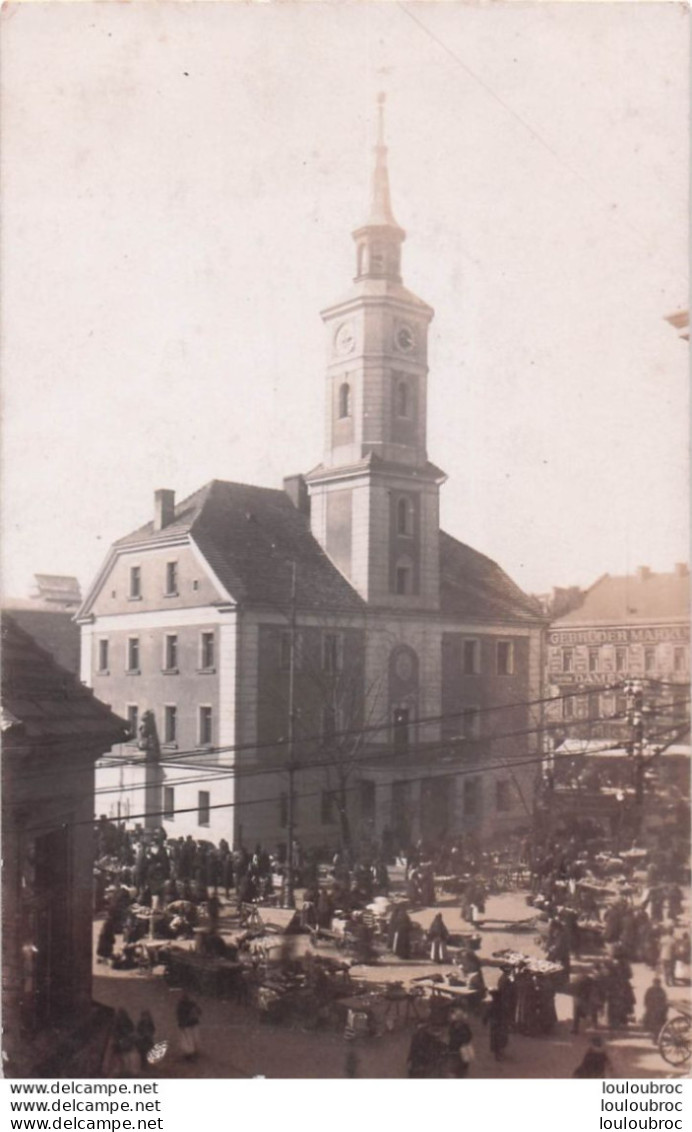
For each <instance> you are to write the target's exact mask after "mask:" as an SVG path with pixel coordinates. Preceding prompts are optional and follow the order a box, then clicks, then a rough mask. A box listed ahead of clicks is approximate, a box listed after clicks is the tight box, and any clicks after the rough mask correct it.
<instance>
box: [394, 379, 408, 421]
mask: <svg viewBox="0 0 692 1132" xmlns="http://www.w3.org/2000/svg"><path fill="white" fill-rule="evenodd" d="M396 415H397V416H398V417H408V416H410V415H411V398H410V396H409V387H408V384H407V382H405V381H400V382H399V384H398V385H397V387H396Z"/></svg>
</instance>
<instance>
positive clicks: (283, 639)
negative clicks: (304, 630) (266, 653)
mask: <svg viewBox="0 0 692 1132" xmlns="http://www.w3.org/2000/svg"><path fill="white" fill-rule="evenodd" d="M291 647H292V648H293V664H294V666H295V668H296V670H297V669H298V668H300V658H301V647H302V636H301V634H300V633H299V632H296V633H294V634H293V646H291V634H290V633H288V632H286V633H282V634H281V636H280V637H279V668H280V669H281V670H282V671H283V672H288V671H289V669H290V667H291Z"/></svg>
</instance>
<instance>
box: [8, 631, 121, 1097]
mask: <svg viewBox="0 0 692 1132" xmlns="http://www.w3.org/2000/svg"><path fill="white" fill-rule="evenodd" d="M2 659H3V663H2V705H3V706H2V858H3V870H2V901H3V933H2V975H3V998H2V1005H3V1054H4V1058H5V1064H4V1072H5V1074H6V1075H10V1076H33V1075H35V1074H36V1073H50V1074H51V1075H59V1074H61V1073H62V1072H63V1071H67V1072H71V1073H73V1074H75V1075H78V1073H79V1072H81V1074H82V1075H85V1076H92V1075H94V1074H95V1071H96V1070H97V1069H98V1067H99V1064H98V1063H99V1034H100V1035H101V1038H102V1039H103V1041H105V1037H106V1036H107V1025H108V1021H107V1019H106V1022H105V1024H104V1019H103V1018H102V1017H101V1014H100V1012H99V1010H98V1008H96V1007H94V1006H93V1004H92V1001H91V951H92V947H91V940H92V871H93V810H94V766H95V763H96V760H97V758H98V757H99V756H100V755H102V754H103V753H104V752H106V751H108V750H109V748H110V747H111V746H112V744H113V743H117V742H119V741H120V740H121V739H122V738H123V737H124V735H125V734H126V728H125V725H124V723H123V721H122V720H120V719H118V718H117V717H116V716H115V715H114V714H113V713H112V712H111V711H110V710H109V708H108V707H107V706H106V705H105V704H102V703H100V702H99V700H97V699H96V697H95V696H94V695H93V693H92V692H91V691H89V690H88V689H87V688H84V687H83V686H82V685H81V684H80V683H79V681H78V680H77V679H76V678H75V677H74V676H73V675H72V674H71V673H70V672H68V671H67V670H65V669H63V668H61V667H60V666H59V665H58V664H57V663H56V662H55V661H54V660H53V658H52V657H51V656H50V655H49V654H48V653H47V652H45V651H44V650H42V649H41V648H39V646H38V645H37V644H36V642H35V641H34V639H33V638H32V637H31V636H30V635H29V634H28V633H26V632H25V631H24V630H23V629H21V628H20V627H19V625H17V624H16V622H15V620H14V617H13V616H11V615H9V614H7V613H3V615H2Z"/></svg>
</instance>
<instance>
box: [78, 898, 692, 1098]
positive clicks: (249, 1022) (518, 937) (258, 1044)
mask: <svg viewBox="0 0 692 1132" xmlns="http://www.w3.org/2000/svg"><path fill="white" fill-rule="evenodd" d="M439 910H440V909H439V908H436V909H430V908H427V909H423V910H422V911H420V912H416V913H413V916H414V918H415V919H416V920H418V921H419V922H420V923H421V924H422V925H423V926H427V925H428V924H429V923H430V921H431V920H432V917H433V916H434V915H435V912H436V911H439ZM441 910H442V912H443V915H444V919H445V923H446V924H447V926H448V927H449V928H450V930H451V931H455V930H459V929H460V928H461V924H462V921H461V917H460V914H459V910H458V908H457V907H456V906H453V905H450V906H448V907H443V908H442V909H441ZM531 914H532V912H531V909H530V908H529V907H528V906H527V904H526V898H525V895H524V894H522V893H505V894H503V895H501V896H495V897H491V898H490V899H489V901H488V905H487V909H486V927H485V928H484V930H483V932H482V945H481V950H480V952H479V955H480V957H481V958H483V957H484V956H486V957H489V956H491V955H492V953H493V952H494V951H498V950H500V949H502V948H513V949H516V950H517V951H522V952H525V953H527V954H532V955H540V954H542V952H541V950H540V947H539V943H538V938H537V937H536V935H535V934H534V932H533V931H528V932H527V931H525V930H520V929H513V930H509V931H508V930H497V927H498V923H493V921H496V922H504V923H507V922H510V921H511V922H517V921H521V920H525V919H527V917H530V916H531ZM97 928H98V925H96V927H95V933H96V931H97ZM445 969H446V968H445V967H444V966H439V965H436V964H432V963H426V962H422V961H421V962H418V961H412V962H403V961H396V960H393V961H392V962H387V963H385V962H382V961H381V960H380V961H379V962H378V963H376V964H375V965H373V966H368V967H358V968H356V969H355V970H354V974H356V975H357V977H358V978H363V979H366V980H368V981H372V982H377V983H381V982H384V981H390V980H391V981H394V980H399V981H401V982H404V983H405V984H408V983H410V982H411V980H412V979H414V978H419V977H421V976H423V975H426V974H433V973H439V972H440V971H444V970H445ZM484 973H485V976H486V982H487V983H488V985H489V986H492V985H494V982H495V981H496V979H497V974H498V972H497V971H496V970H495V969H493V968H486V969H485V972H484ZM633 974H634V977H633V983H634V990H635V995H636V999H637V1005H636V1014H637V1023H638V1021H639V1019H640V1018H641V1014H642V1009H643V1007H642V1002H643V997H644V993H645V991H646V988H647V987H648V986H649V985H650V983H651V979H652V976H653V972H652V971H651V970H650V969H649V968H647V967H645V966H644V964H634V972H633ZM94 976H95V978H94V997H95V999H96V1000H97V1001H99V1002H103V1003H105V1004H106V1005H109V1006H114V1007H119V1006H123V1007H125V1008H126V1009H127V1010H128V1011H129V1012H130V1014H131V1015H132V1016H133V1018H134V1019H135V1020H136V1018H137V1016H138V1014H139V1011H140V1010H142V1009H144V1008H147V1009H149V1010H150V1011H151V1012H152V1014H153V1016H154V1019H155V1021H156V1028H157V1040H160V1039H161V1038H167V1039H168V1040H169V1042H170V1048H169V1052H168V1053H167V1055H166V1057H165V1059H164V1061H163V1062H162V1063H161V1064H160V1065H159V1066H158V1067H157V1069H156V1073H155V1074H154V1073H152V1076H158V1077H161V1078H165V1077H219V1078H223V1077H236V1078H237V1077H257V1076H263V1077H268V1078H295V1077H298V1078H300V1077H302V1078H336V1077H344V1076H346V1075H347V1072H346V1064H347V1057H349V1055H350V1057H351V1059H353V1056H354V1055H355V1062H356V1074H357V1076H359V1077H370V1078H378V1079H380V1078H393V1077H404V1076H405V1075H406V1055H407V1052H408V1046H409V1042H410V1040H411V1034H412V1026H411V1025H405V1024H404V1023H403V1022H402V1023H400V1024H397V1027H396V1028H395V1029H394V1031H393V1032H391V1033H389V1032H388V1033H385V1034H383V1035H382V1036H381V1037H373V1038H359V1039H356V1040H355V1041H353V1042H347V1041H345V1040H344V1037H343V1035H342V1034H340V1033H331V1032H324V1031H319V1032H309V1031H304V1030H301V1029H300V1028H297V1027H295V1026H289V1025H282V1026H278V1025H272V1024H268V1023H261V1022H259V1021H258V1019H257V1013H256V1011H254V1010H251V1009H250V1008H247V1007H241V1006H238V1005H237V1004H236V1003H233V1002H228V1001H226V1000H218V999H213V998H208V997H202V996H195V997H196V998H197V1000H198V1002H199V1004H200V1006H201V1007H202V1010H203V1020H202V1026H201V1028H200V1029H201V1037H202V1056H201V1057H200V1059H199V1060H198V1061H197V1062H195V1063H188V1062H185V1061H183V1060H182V1058H181V1057H180V1054H179V1051H178V1048H177V1031H176V1026H175V1004H176V1001H177V998H178V994H177V992H175V991H172V990H169V988H168V987H167V985H166V984H165V982H164V981H163V979H162V978H161V977H160V976H157V975H149V974H146V975H141V974H139V972H136V971H113V970H111V969H110V968H106V967H104V966H102V965H95V967H94ZM668 994H669V998H670V1000H671V1001H672V1002H685V1001H687V1002H689V1001H690V989H689V988H688V987H676V988H671V989H670V990H669V992H668ZM556 1005H557V1012H558V1019H559V1021H558V1025H557V1027H556V1028H555V1030H554V1032H553V1034H551V1035H550V1036H549V1037H542V1038H527V1037H523V1036H521V1035H513V1036H512V1038H511V1040H510V1044H509V1047H508V1049H507V1056H506V1058H505V1060H503V1061H500V1062H498V1061H495V1060H494V1059H493V1058H492V1056H491V1054H490V1052H489V1049H488V1035H487V1030H486V1029H485V1027H484V1026H483V1025H482V1022H481V1021H480V1019H472V1029H473V1031H474V1047H475V1051H476V1060H475V1062H474V1064H473V1066H472V1069H471V1076H472V1077H481V1078H504V1077H522V1078H524V1077H526V1078H543V1077H570V1076H571V1075H572V1071H573V1070H574V1068H575V1066H576V1065H578V1064H579V1062H580V1060H581V1058H582V1056H583V1053H584V1050H585V1049H586V1047H587V1045H588V1041H589V1032H588V1031H586V1032H585V1033H584V1034H579V1035H576V1036H575V1035H573V1034H571V1033H570V1027H571V1014H572V1000H571V998H570V997H569V996H568V995H564V994H558V995H557V999H556ZM602 1036H603V1037H604V1039H605V1041H606V1044H607V1048H608V1051H609V1053H610V1057H611V1060H612V1062H613V1065H614V1069H615V1073H616V1075H617V1076H618V1077H630V1078H636V1077H647V1078H648V1077H659V1078H664V1077H675V1076H679V1075H680V1074H678V1073H676V1071H675V1070H673V1069H672V1067H671V1066H669V1065H667V1064H666V1063H665V1062H664V1061H663V1059H662V1058H661V1056H660V1054H659V1053H658V1050H657V1049H656V1048H655V1047H654V1045H653V1043H652V1040H651V1038H650V1036H649V1035H648V1034H645V1033H644V1032H643V1031H642V1029H641V1026H640V1025H638V1024H634V1025H632V1026H631V1027H630V1028H629V1029H628V1030H626V1031H608V1030H605V1029H604V1030H602ZM690 1068H691V1066H690V1063H688V1065H687V1068H686V1073H689V1072H690ZM684 1075H686V1074H684Z"/></svg>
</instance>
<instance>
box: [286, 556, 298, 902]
mask: <svg viewBox="0 0 692 1132" xmlns="http://www.w3.org/2000/svg"><path fill="white" fill-rule="evenodd" d="M295 673H296V563H295V560H294V561H293V563H292V573H291V613H290V621H289V659H288V766H287V770H288V799H287V803H288V805H287V811H288V812H287V814H286V826H287V829H286V833H287V838H288V847H287V851H286V905H287V907H289V908H294V907H295V891H294V880H295V878H294V872H293V838H294V832H295V830H294V827H295V715H296V708H295Z"/></svg>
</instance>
